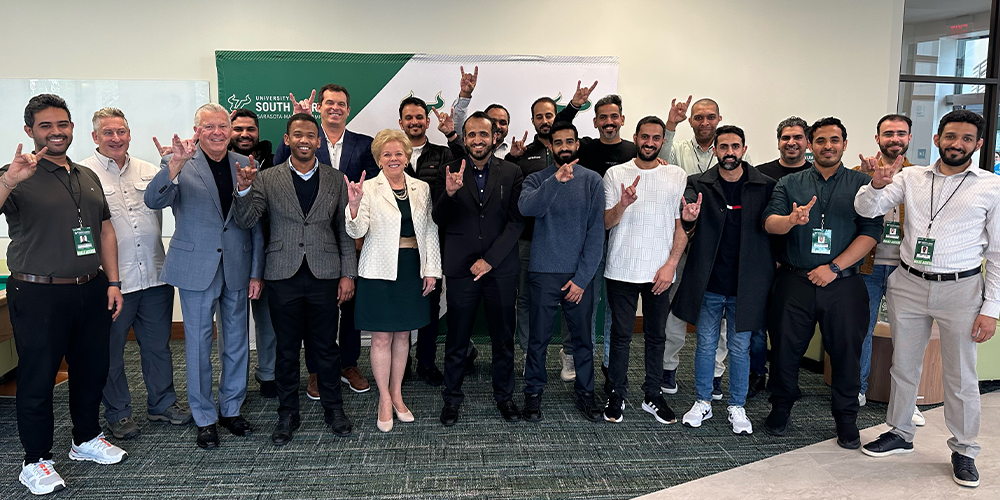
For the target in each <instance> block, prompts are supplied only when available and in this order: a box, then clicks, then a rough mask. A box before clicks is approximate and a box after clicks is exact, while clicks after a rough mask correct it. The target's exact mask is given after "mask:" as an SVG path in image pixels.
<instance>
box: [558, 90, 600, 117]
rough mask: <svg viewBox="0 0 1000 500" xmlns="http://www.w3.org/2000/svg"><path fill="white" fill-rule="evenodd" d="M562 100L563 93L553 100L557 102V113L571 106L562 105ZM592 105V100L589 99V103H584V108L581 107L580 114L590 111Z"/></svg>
mask: <svg viewBox="0 0 1000 500" xmlns="http://www.w3.org/2000/svg"><path fill="white" fill-rule="evenodd" d="M562 98H563V95H562V92H560V93H559V94H558V95H556V96H555V97H553V98H552V100H553V101H555V102H556V113H558V112H560V111H562V110H564V109H566V106H569V104H562ZM590 104H591V103H590V99H588V100H587V102H585V103H583V106H580V112H581V113H582V112H584V111H586V110H588V109H590Z"/></svg>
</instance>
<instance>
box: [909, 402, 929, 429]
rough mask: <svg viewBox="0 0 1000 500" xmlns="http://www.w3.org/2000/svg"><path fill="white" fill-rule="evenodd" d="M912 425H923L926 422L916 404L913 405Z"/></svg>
mask: <svg viewBox="0 0 1000 500" xmlns="http://www.w3.org/2000/svg"><path fill="white" fill-rule="evenodd" d="M911 420H912V421H913V425H915V426H917V427H923V426H924V424H926V423H927V419H925V418H924V414H923V413H920V408H917V407H916V406H914V407H913V417H912V418H911Z"/></svg>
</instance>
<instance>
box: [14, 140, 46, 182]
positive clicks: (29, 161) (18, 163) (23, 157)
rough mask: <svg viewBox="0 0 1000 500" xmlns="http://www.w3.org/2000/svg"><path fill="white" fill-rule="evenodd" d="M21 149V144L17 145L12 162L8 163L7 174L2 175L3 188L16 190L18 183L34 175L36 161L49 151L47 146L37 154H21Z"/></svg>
mask: <svg viewBox="0 0 1000 500" xmlns="http://www.w3.org/2000/svg"><path fill="white" fill-rule="evenodd" d="M21 147H22V145H21V144H18V145H17V150H16V151H14V161H12V162H10V166H9V167H7V172H5V173H3V174H2V175H3V184H4V186H6V187H8V188H9V189H11V190H13V189H14V188H16V187H17V184H18V183H19V182H21V181H23V180H25V179H27V178H28V177H31V176H32V175H35V169H36V168H38V167H37V165H38V160H40V159H42V157H43V156H45V153H47V152H48V151H49V148H48V146H46V147H44V148H42V150H41V151H39V152H37V153H22V152H21Z"/></svg>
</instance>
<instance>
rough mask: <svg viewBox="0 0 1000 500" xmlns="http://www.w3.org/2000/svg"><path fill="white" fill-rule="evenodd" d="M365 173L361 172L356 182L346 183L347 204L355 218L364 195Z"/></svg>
mask: <svg viewBox="0 0 1000 500" xmlns="http://www.w3.org/2000/svg"><path fill="white" fill-rule="evenodd" d="M366 173H367V172H365V171H364V170H362V171H361V179H359V180H358V182H351V181H347V204H348V205H349V206H350V207H351V213H352V214H353V215H354V216H355V217H357V215H358V208H360V207H361V198H363V197H364V195H365V187H364V184H365V174H366Z"/></svg>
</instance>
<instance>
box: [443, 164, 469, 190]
mask: <svg viewBox="0 0 1000 500" xmlns="http://www.w3.org/2000/svg"><path fill="white" fill-rule="evenodd" d="M444 175H445V177H444V191H445V194H447V195H448V196H455V193H457V192H458V190H459V189H462V186H464V185H465V182H464V180H463V179H464V175H465V160H462V165H461V166H460V167H459V168H458V172H452V171H451V170H450V169H449V170H446V171H445V174H444Z"/></svg>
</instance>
